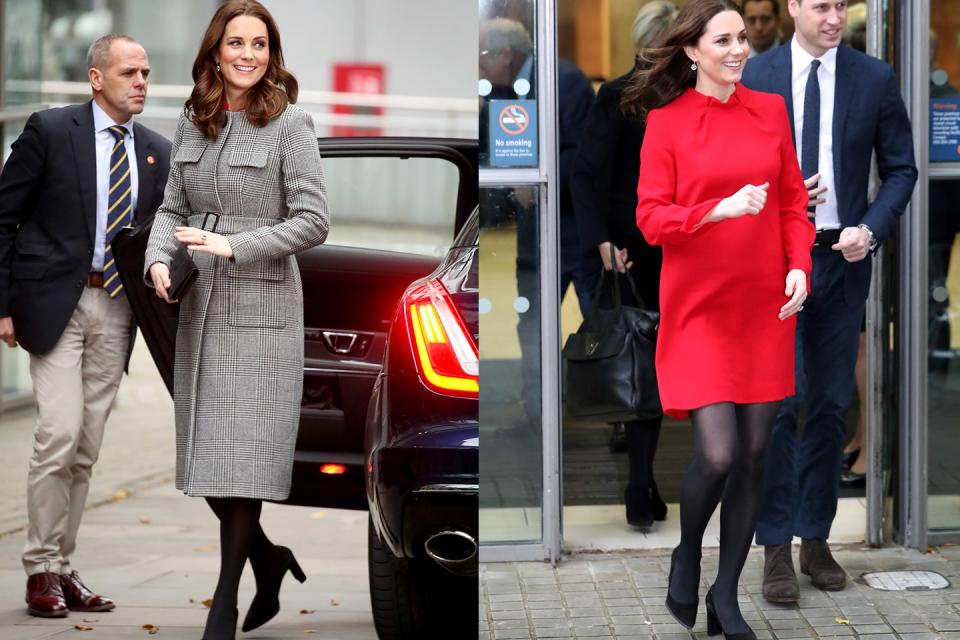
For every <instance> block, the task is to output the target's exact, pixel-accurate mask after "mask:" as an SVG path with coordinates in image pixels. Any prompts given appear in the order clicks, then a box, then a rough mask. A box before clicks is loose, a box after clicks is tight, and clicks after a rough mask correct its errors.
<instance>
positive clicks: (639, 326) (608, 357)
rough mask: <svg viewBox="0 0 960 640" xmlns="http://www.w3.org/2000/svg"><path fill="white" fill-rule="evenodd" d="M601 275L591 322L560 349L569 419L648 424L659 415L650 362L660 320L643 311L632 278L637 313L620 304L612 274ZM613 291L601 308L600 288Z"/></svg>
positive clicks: (628, 277) (615, 272)
mask: <svg viewBox="0 0 960 640" xmlns="http://www.w3.org/2000/svg"><path fill="white" fill-rule="evenodd" d="M610 273H612V277H611V278H607V277H606V274H607V272H606V270H603V271H601V274H600V282H599V283H597V290H596V291H595V292H594V296H593V305H592V307H591V308H592V311H591V312H590V316H589V317H588V318H587V319H585V320H584V321H583V324H581V325H580V328H579V329H578V330H577V332H576V333H574V334H572V335H571V336H570V337H569V338H568V339H567V343H566V344H565V345H564V347H563V357H564V359H565V360H566V362H567V413H568V414H569V415H570V416H572V417H574V418H584V419H592V420H599V421H603V422H630V421H633V420H648V419H651V418H656V417H658V416H660V415H661V414H662V413H663V409H662V407H661V406H660V392H659V390H658V388H657V371H656V367H655V365H654V356H655V354H656V348H657V329H658V328H659V326H660V314H659V312H657V311H653V310H650V309H644V308H641V307H642V306H645V305H644V303H643V299H642V298H641V297H640V295H639V294H638V293H637V288H636V285H635V283H634V281H633V277H632V276H631V275H630V272H629V271H627V272H626V277H627V281H628V282H629V284H630V290H631V292H632V293H633V296H634V298H636V300H637V302H638V304H640V305H641V307H635V306H631V305H626V304H623V301H622V300H621V296H620V283H619V281H618V273H617V271H616V269H614V270H613V271H611V272H610ZM606 282H611V284H612V285H613V291H612V294H613V295H612V298H613V307H609V308H608V307H601V306H600V304H599V303H600V293H601V292H602V291H603V287H604V284H605V283H606Z"/></svg>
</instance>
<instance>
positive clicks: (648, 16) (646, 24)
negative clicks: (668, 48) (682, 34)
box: [630, 0, 680, 50]
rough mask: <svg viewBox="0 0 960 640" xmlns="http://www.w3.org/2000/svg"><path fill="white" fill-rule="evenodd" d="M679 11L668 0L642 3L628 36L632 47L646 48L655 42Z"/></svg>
mask: <svg viewBox="0 0 960 640" xmlns="http://www.w3.org/2000/svg"><path fill="white" fill-rule="evenodd" d="M679 12H680V10H679V9H677V5H675V4H673V3H672V2H670V0H653V1H652V2H648V3H647V4H645V5H643V8H641V9H640V11H638V12H637V17H636V18H634V19H633V26H632V27H631V28H630V38H631V39H632V40H633V48H634V49H638V50H639V49H646V48H647V47H652V46H654V45H655V44H656V42H657V40H659V39H660V38H661V37H662V36H663V34H665V33H666V32H667V29H669V28H670V25H671V24H673V21H674V19H675V18H676V17H677V14H678V13H679Z"/></svg>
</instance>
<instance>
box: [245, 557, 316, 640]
mask: <svg viewBox="0 0 960 640" xmlns="http://www.w3.org/2000/svg"><path fill="white" fill-rule="evenodd" d="M273 552H274V554H275V556H276V557H275V558H274V559H273V561H271V562H270V563H269V564H267V565H266V566H267V567H268V569H266V570H261V572H260V574H259V575H256V579H257V594H256V595H255V596H253V602H251V603H250V610H249V611H247V615H246V617H245V618H244V619H243V627H241V630H242V631H252V630H254V629H256V628H257V627H260V626H262V625H264V624H266V623H267V622H269V621H270V620H271V619H272V618H273V617H274V616H275V615H277V613H279V612H280V585H281V584H282V583H283V577H284V576H285V575H286V574H287V571H289V572H290V573H291V574H292V575H293V577H294V578H296V579H297V581H298V582H300V583H303V582H305V581H306V579H307V576H306V575H305V574H304V573H303V569H301V568H300V565H299V564H298V563H297V559H296V558H294V557H293V552H292V551H290V549H288V548H286V547H281V546H279V545H278V546H274V548H273Z"/></svg>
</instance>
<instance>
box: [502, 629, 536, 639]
mask: <svg viewBox="0 0 960 640" xmlns="http://www.w3.org/2000/svg"><path fill="white" fill-rule="evenodd" d="M493 637H494V638H496V640H511V639H516V638H524V639H526V638H532V637H533V636H532V635H530V630H529V629H504V630H502V631H496V630H495V631H494V632H493Z"/></svg>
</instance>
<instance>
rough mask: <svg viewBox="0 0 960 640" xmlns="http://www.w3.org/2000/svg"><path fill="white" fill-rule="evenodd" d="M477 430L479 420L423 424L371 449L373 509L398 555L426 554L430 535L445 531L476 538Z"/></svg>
mask: <svg viewBox="0 0 960 640" xmlns="http://www.w3.org/2000/svg"><path fill="white" fill-rule="evenodd" d="M477 434H478V429H477V426H476V424H471V425H468V426H463V425H457V426H448V427H438V428H434V429H423V430H420V431H419V433H417V434H413V435H411V436H410V437H405V438H401V439H400V440H398V441H397V442H396V443H395V444H394V445H393V446H389V447H382V448H380V449H377V450H375V451H374V452H373V453H372V455H371V458H370V462H371V464H372V468H371V472H372V483H371V487H370V488H371V491H370V492H369V494H370V495H368V499H369V502H370V510H371V513H372V515H373V517H374V523H375V525H376V526H377V528H378V530H379V531H380V534H381V538H382V539H383V540H384V542H385V543H386V544H387V545H388V546H389V547H390V549H391V551H393V553H394V555H396V556H397V557H407V558H411V557H415V556H423V555H425V554H426V550H425V547H424V545H425V543H427V541H428V539H429V538H430V537H431V536H433V535H435V534H437V533H440V532H446V531H449V532H456V533H458V534H462V535H464V536H468V537H469V538H471V539H472V540H473V542H474V544H476V540H477V534H478V525H477V507H478V494H479V468H478V463H479V455H478V448H477V446H476V441H477V437H478V436H477ZM474 562H475V560H474ZM448 568H449V567H448Z"/></svg>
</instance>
